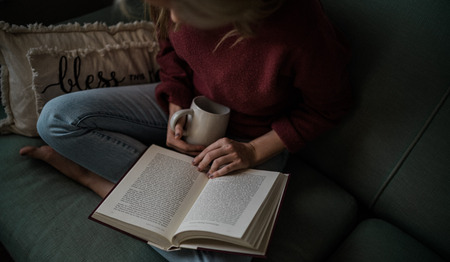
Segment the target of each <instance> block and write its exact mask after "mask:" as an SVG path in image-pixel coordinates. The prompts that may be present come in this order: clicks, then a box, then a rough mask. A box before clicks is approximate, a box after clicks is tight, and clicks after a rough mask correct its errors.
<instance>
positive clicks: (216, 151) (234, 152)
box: [192, 130, 285, 178]
mask: <svg viewBox="0 0 450 262" xmlns="http://www.w3.org/2000/svg"><path fill="white" fill-rule="evenodd" d="M284 149H285V146H284V143H283V142H282V141H281V139H280V137H279V136H278V135H277V134H276V133H275V131H273V130H272V131H270V132H268V133H267V134H265V135H263V136H260V137H258V138H256V139H255V140H253V141H251V142H248V143H243V142H238V141H234V140H231V139H229V138H221V139H219V140H217V141H216V142H214V143H212V144H211V145H209V146H208V147H207V148H205V150H203V151H202V152H201V153H200V154H199V155H198V156H196V157H195V158H194V161H193V162H192V163H193V164H194V165H195V166H197V167H198V169H199V171H203V172H205V171H207V170H208V167H209V166H210V168H209V171H208V177H209V178H216V177H220V176H223V175H226V174H229V173H230V172H233V171H236V170H239V169H244V168H250V167H253V166H256V165H258V164H261V163H263V162H264V161H266V160H268V159H270V158H272V157H273V156H275V155H277V154H279V153H281V152H282V151H283V150H284Z"/></svg>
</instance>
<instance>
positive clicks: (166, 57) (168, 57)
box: [155, 39, 194, 112]
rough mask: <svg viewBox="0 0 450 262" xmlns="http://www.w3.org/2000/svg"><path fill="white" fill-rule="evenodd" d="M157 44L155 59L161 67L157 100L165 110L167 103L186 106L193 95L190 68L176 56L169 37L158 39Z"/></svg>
mask: <svg viewBox="0 0 450 262" xmlns="http://www.w3.org/2000/svg"><path fill="white" fill-rule="evenodd" d="M159 45H160V51H159V53H158V55H157V58H156V59H157V62H158V64H159V66H160V68H161V69H160V73H159V74H160V79H161V83H160V84H159V85H158V86H157V88H156V91H155V92H156V98H157V101H158V103H159V104H160V106H161V107H162V108H163V109H164V110H166V111H167V112H168V106H169V103H174V104H176V105H179V106H181V107H182V108H188V107H189V106H190V104H191V101H192V99H193V97H194V91H193V85H192V70H191V69H190V67H189V65H188V64H187V63H186V62H185V61H184V60H183V59H181V58H180V57H178V55H177V54H176V52H175V50H174V48H173V46H172V44H171V42H170V40H169V39H162V40H160V41H159Z"/></svg>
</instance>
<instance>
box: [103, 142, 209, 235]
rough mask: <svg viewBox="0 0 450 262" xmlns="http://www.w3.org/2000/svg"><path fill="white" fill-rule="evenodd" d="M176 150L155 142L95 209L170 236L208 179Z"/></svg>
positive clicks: (190, 159)
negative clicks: (160, 146)
mask: <svg viewBox="0 0 450 262" xmlns="http://www.w3.org/2000/svg"><path fill="white" fill-rule="evenodd" d="M173 153H174V152H172V151H170V150H167V149H163V148H159V147H156V146H152V147H151V148H150V149H149V150H148V151H147V152H146V153H145V154H144V155H143V157H141V159H140V160H139V161H138V162H137V163H136V165H135V166H134V167H133V168H132V169H131V170H130V171H129V172H128V174H127V175H126V176H125V177H124V178H123V179H122V181H120V183H119V185H118V186H117V187H116V188H115V189H114V191H113V193H111V194H110V195H109V196H108V197H107V198H106V199H105V201H104V202H103V203H102V204H101V206H100V207H99V208H98V209H97V211H96V213H101V214H104V215H107V216H109V217H112V218H115V219H118V220H122V221H126V223H128V224H132V225H134V226H138V227H141V228H144V229H148V230H151V231H153V232H155V233H158V234H160V235H162V236H164V237H166V238H167V239H170V238H171V236H172V234H173V233H174V232H175V230H176V228H177V227H178V225H179V224H180V222H181V220H182V219H183V217H184V216H185V215H186V213H187V212H188V210H189V208H190V207H191V205H192V203H193V202H194V201H195V199H196V198H197V196H198V194H199V192H200V191H201V188H202V187H203V186H204V184H205V183H206V182H207V181H208V179H207V178H206V176H205V175H204V174H202V173H200V172H198V171H197V168H196V167H194V166H192V164H191V162H192V158H190V157H187V156H181V158H180V156H179V155H178V153H175V154H173ZM122 230H123V229H122ZM138 231H139V230H138ZM140 231H143V230H140ZM129 233H132V234H144V233H141V232H137V233H136V232H129ZM146 237H148V236H146ZM150 241H151V240H150Z"/></svg>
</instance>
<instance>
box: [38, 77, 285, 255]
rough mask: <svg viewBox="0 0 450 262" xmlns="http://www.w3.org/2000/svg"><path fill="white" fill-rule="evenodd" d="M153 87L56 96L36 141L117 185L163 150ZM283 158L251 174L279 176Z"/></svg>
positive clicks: (163, 123)
mask: <svg viewBox="0 0 450 262" xmlns="http://www.w3.org/2000/svg"><path fill="white" fill-rule="evenodd" d="M156 85H157V84H148V85H139V86H126V87H114V88H107V89H104V88H101V89H92V90H86V91H82V92H75V93H70V94H67V95H63V96H59V97H56V98H54V99H52V100H51V101H49V102H48V103H47V104H46V105H45V106H44V108H43V110H42V112H41V115H40V117H39V121H38V125H37V127H38V132H39V134H40V136H41V138H42V139H43V140H44V141H45V142H46V143H47V144H48V145H49V146H51V147H52V148H53V149H54V150H56V151H57V152H58V153H60V154H61V155H63V156H65V157H66V158H68V159H70V160H72V161H74V162H75V163H77V164H79V165H81V166H83V167H85V168H87V169H89V170H91V171H93V172H94V173H96V174H98V175H101V176H103V177H105V178H106V179H108V180H110V181H112V182H117V181H118V180H119V179H120V178H121V177H122V176H123V175H124V174H125V173H126V171H128V170H129V169H130V167H131V166H132V165H133V164H134V163H135V162H136V161H137V159H138V158H139V157H140V156H141V154H142V153H143V152H144V151H145V150H146V149H147V147H148V146H149V145H151V144H157V145H161V146H164V145H165V141H166V133H167V121H168V119H167V118H168V115H167V114H166V113H165V112H164V110H162V109H161V108H160V107H159V105H158V104H157V102H156V99H155V95H154V94H155V87H156ZM286 160H287V153H286V152H284V153H283V154H280V155H279V156H277V157H275V158H273V159H272V160H269V161H268V162H266V163H264V164H263V165H261V166H258V167H257V168H260V169H266V170H278V171H280V170H282V168H283V167H284V165H285V163H286ZM157 251H158V252H159V253H160V254H161V255H163V256H164V257H166V258H167V259H168V260H177V261H183V260H185V261H227V260H240V259H242V260H243V261H249V260H250V258H249V257H241V256H234V255H229V254H222V253H216V252H200V251H193V250H182V251H175V252H170V253H169V252H165V251H161V250H157Z"/></svg>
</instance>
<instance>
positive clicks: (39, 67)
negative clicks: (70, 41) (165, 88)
mask: <svg viewBox="0 0 450 262" xmlns="http://www.w3.org/2000/svg"><path fill="white" fill-rule="evenodd" d="M155 49H156V46H155V42H138V43H136V42H124V43H122V44H120V45H109V46H106V47H105V48H102V49H89V48H85V49H75V50H59V49H58V48H48V47H39V48H32V49H30V50H29V52H28V54H27V58H28V61H29V63H30V65H31V69H32V72H33V79H32V89H33V91H34V93H35V97H36V111H37V113H40V112H41V110H42V108H43V106H44V105H45V103H47V102H48V101H49V100H50V99H52V98H54V97H57V96H60V95H62V94H67V93H71V92H77V91H82V90H87V89H94V88H108V87H115V86H125V85H136V84H142V83H149V82H155V81H156V69H157V65H156V61H155V60H154V59H153V56H152V54H153V53H154V50H155Z"/></svg>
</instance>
